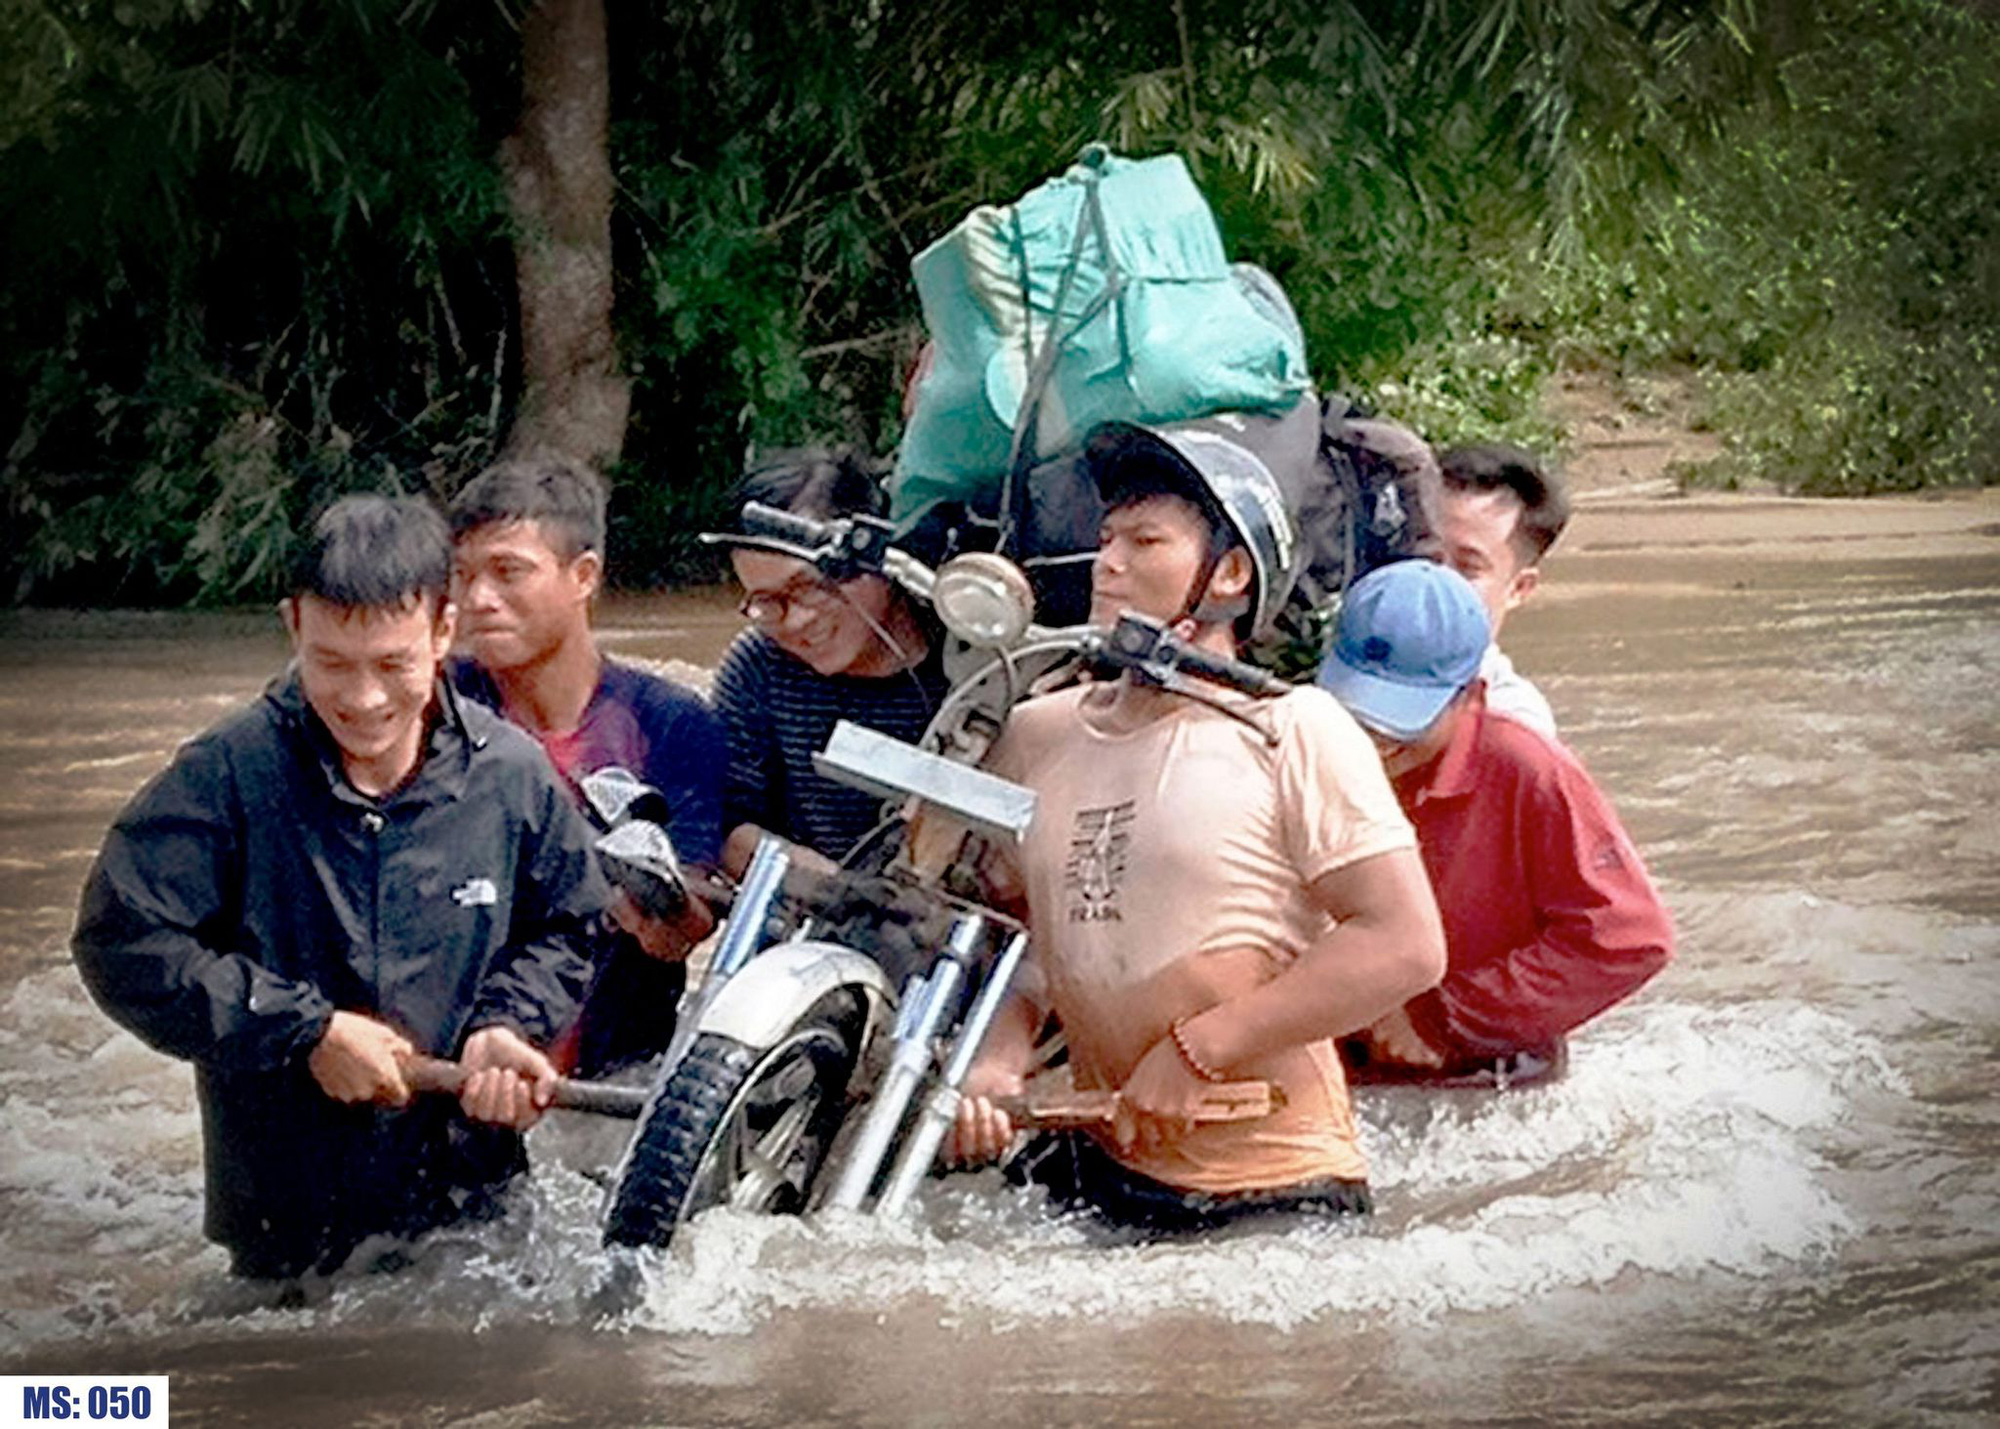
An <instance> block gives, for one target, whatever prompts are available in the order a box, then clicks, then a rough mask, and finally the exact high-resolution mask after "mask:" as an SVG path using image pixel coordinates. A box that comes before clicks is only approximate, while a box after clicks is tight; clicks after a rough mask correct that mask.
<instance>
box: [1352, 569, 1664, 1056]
mask: <svg viewBox="0 0 2000 1429" xmlns="http://www.w3.org/2000/svg"><path fill="white" fill-rule="evenodd" d="M1489 631H1490V627H1489V625H1488V621H1487V614H1486V609H1485V606H1484V604H1483V603H1482V602H1481V600H1480V597H1479V594H1478V592H1477V591H1475V590H1474V589H1473V587H1472V586H1471V584H1470V583H1468V582H1467V581H1466V580H1465V578H1464V577H1462V576H1460V575H1459V574H1458V573H1457V572H1455V571H1453V570H1451V569H1449V568H1447V567H1445V566H1441V565H1436V564H1433V563H1431V562H1429V561H1402V562H1398V563H1396V564H1394V565H1390V566H1384V567H1382V568H1380V569H1378V570H1375V571H1372V572H1370V573H1369V574H1368V575H1367V576H1365V577H1363V578H1362V579H1361V580H1359V581H1357V582H1356V583H1355V585H1354V587H1353V589H1352V590H1350V591H1349V592H1348V595H1347V600H1346V602H1345V603H1344V605H1343V606H1342V609H1341V615H1340V625H1339V628H1338V630H1337V631H1336V633H1335V637H1334V645H1333V650H1332V652H1331V653H1330V654H1329V655H1328V657H1327V661H1326V663H1325V665H1324V666H1322V667H1321V670H1320V675H1319V683H1320V684H1321V685H1322V686H1323V687H1325V688H1326V689H1328V690H1330V691H1331V692H1332V693H1333V695H1334V697H1335V698H1337V699H1338V700H1339V701H1340V702H1341V703H1342V704H1343V705H1345V706H1346V707H1347V709H1348V712H1349V713H1351V714H1352V715H1353V716H1354V717H1355V719H1356V720H1357V721H1358V722H1359V723H1360V724H1361V725H1362V727H1363V728H1365V729H1367V730H1368V732H1369V733H1370V734H1371V735H1372V736H1373V737H1374V739H1375V743H1376V746H1377V747H1378V748H1379V749H1380V750H1381V752H1382V762H1383V766H1384V767H1385V768H1386V769H1387V771H1388V773H1389V779H1390V783H1391V785H1392V786H1393V787H1394V789H1395V791H1396V797H1397V799H1398V800H1399V801H1400V802H1401V804H1402V806H1403V810H1404V812H1405V813H1406V814H1408V815H1409V818H1410V822H1411V823H1412V824H1413V825H1414V826H1415V828H1416V831H1417V847H1418V849H1419V850H1420V852H1421V853H1422V855H1423V860H1424V867H1425V869H1426V871H1427V872H1428V873H1429V874H1430V879H1431V886H1432V888H1433V889H1434V890H1435V892H1436V894H1437V901H1438V911H1439V912H1440V913H1441V914H1442V915H1443V917H1444V928H1445V950H1446V959H1447V966H1446V971H1445V975H1444V979H1443V981H1442V982H1440V983H1439V984H1438V985H1437V987H1435V988H1433V989H1432V990H1431V991H1429V992H1426V993H1424V994H1422V995H1421V996H1419V997H1416V998H1413V999H1412V1000H1411V1001H1409V1002H1408V1003H1406V1004H1404V1005H1403V1007H1401V1008H1400V1009H1398V1010H1397V1011H1395V1012H1392V1013H1390V1014H1389V1015H1388V1016H1387V1017H1384V1018H1382V1019H1380V1020H1379V1021H1377V1022H1376V1023H1375V1024H1374V1025H1373V1026H1371V1027H1370V1028H1369V1029H1368V1030H1367V1031H1366V1032H1365V1033H1363V1034H1362V1035H1361V1036H1359V1037H1357V1038H1354V1039H1351V1040H1350V1042H1349V1043H1348V1044H1346V1046H1345V1047H1344V1049H1343V1050H1344V1051H1346V1052H1347V1054H1348V1058H1349V1062H1350V1065H1351V1067H1352V1069H1353V1070H1354V1071H1355V1072H1356V1073H1357V1074H1358V1075H1359V1076H1360V1077H1362V1078H1367V1079H1376V1080H1405V1079H1411V1080H1425V1081H1430V1080H1468V1081H1472V1082H1475V1083H1500V1084H1507V1083H1513V1084H1519V1082H1521V1081H1522V1080H1528V1079H1533V1078H1536V1077H1538V1076H1546V1075H1554V1074H1559V1073H1560V1071H1561V1069H1562V1066H1563V1064H1564V1058H1565V1041H1564V1038H1565V1034H1567V1033H1568V1032H1569V1031H1570V1030H1571V1029H1572V1028H1575V1027H1577V1026H1579V1025H1580V1024H1582V1023H1583V1022H1586V1021H1588V1020H1589V1019H1590V1018H1592V1017H1595V1016H1596V1015H1597V1014H1598V1013H1600V1012H1602V1011H1604V1009H1605V1008H1607V1007H1610V1006H1611V1005H1612V1004H1613V1003H1615V1002H1618V1001H1620V1000H1621V999H1623V998H1625V997H1627V996H1629V995H1630V994H1631V993H1632V992H1633V991H1634V990H1636V989H1637V988H1638V987H1639V986H1640V984H1642V983H1644V982H1645V981H1646V980H1647V979H1648V978H1650V977H1652V976H1653V974H1655V973H1656V972H1658V971H1659V970H1660V969H1661V968H1662V967H1664V966H1665V965H1666V963H1667V960H1668V958H1669V957H1671V956H1672V947H1673V927H1672V924H1671V922H1670V921H1669V919H1668V917H1667V912H1666V909H1665V908H1664V907H1662V906H1661V903H1660V899H1659V895H1658V894H1657V893H1656V892H1655V891H1654V889H1653V885H1652V883H1651V881H1650V880H1649V879H1648V878H1647V876H1646V870H1645V867H1644V865H1643V864H1642V863H1641V862H1640V859H1639V854H1638V850H1636V849H1635V848H1633V846H1632V841H1631V840H1630V839H1629V838H1627V837H1626V835H1625V831H1624V829H1623V828H1621V827H1620V826H1619V823H1618V818H1617V816H1616V815H1615V814H1614V813H1613V812H1612V810H1611V805H1610V804H1609V803H1608V802H1607V801H1606V800H1605V798H1604V795H1603V794H1602V793H1601V792H1600V791H1599V790H1598V788H1597V786H1596V784H1595V783H1593V782H1592V781H1591V778H1590V775H1589V774H1588V773H1586V772H1585V770H1584V767H1583V765H1582V764H1581V763H1579V762H1578V760H1577V758H1576V756H1575V755H1573V754H1572V753H1570V751H1569V750H1568V749H1566V748H1564V747H1563V746H1562V745H1561V744H1560V743H1558V742H1557V741H1555V740H1554V739H1552V738H1549V737H1548V736H1547V735H1544V734H1541V733H1539V732H1537V731H1536V730H1533V729H1531V728H1529V727H1528V726H1527V725H1525V724H1521V723H1519V722H1518V721H1515V720H1511V719H1501V718H1498V717H1495V716H1493V715H1491V714H1490V713H1489V712H1488V710H1487V708H1486V694H1485V684H1484V681H1483V680H1482V679H1481V678H1480V664H1481V661H1482V660H1483V658H1484V657H1485V654H1486V649H1487V646H1488V644H1489V641H1490V634H1489Z"/></svg>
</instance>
